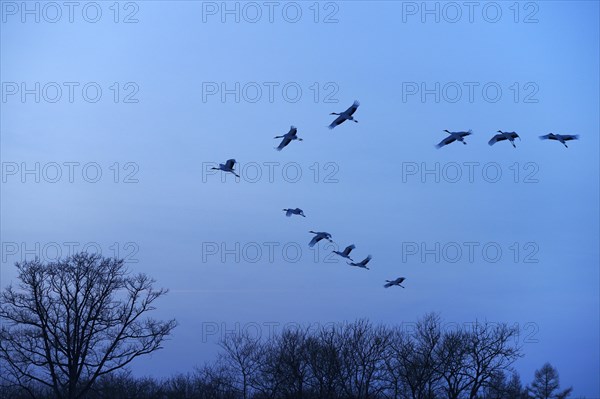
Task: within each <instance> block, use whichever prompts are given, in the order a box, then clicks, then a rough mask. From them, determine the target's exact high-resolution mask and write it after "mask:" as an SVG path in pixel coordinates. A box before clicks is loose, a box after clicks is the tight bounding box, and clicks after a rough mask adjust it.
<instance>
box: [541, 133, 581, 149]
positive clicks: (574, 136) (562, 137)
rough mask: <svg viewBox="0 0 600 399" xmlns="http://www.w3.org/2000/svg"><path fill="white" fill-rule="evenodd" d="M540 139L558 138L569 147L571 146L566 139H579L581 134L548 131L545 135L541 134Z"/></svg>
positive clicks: (557, 139)
mask: <svg viewBox="0 0 600 399" xmlns="http://www.w3.org/2000/svg"><path fill="white" fill-rule="evenodd" d="M540 139H542V140H556V141H558V142H559V143H562V145H564V146H565V147H566V148H569V146H568V145H567V143H565V141H570V140H579V135H577V134H555V133H548V134H546V135H545V136H540Z"/></svg>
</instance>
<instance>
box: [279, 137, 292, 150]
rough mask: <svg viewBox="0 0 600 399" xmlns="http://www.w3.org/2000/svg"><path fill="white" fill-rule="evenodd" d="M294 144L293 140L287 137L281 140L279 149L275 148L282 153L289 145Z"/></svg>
mask: <svg viewBox="0 0 600 399" xmlns="http://www.w3.org/2000/svg"><path fill="white" fill-rule="evenodd" d="M291 142H292V139H290V138H288V137H286V138H284V139H283V140H281V143H279V145H278V146H277V148H275V149H276V150H277V151H281V150H283V148H284V147H285V146H286V145H288V144H289V143H291Z"/></svg>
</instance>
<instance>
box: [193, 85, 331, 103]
mask: <svg viewBox="0 0 600 399" xmlns="http://www.w3.org/2000/svg"><path fill="white" fill-rule="evenodd" d="M339 91H340V87H339V85H338V84H337V83H336V82H323V83H322V82H312V83H310V84H303V83H299V82H289V81H288V82H276V81H262V82H254V81H253V82H237V81H228V82H223V81H220V82H202V102H203V103H208V102H221V103H242V102H243V103H251V104H255V103H270V104H273V103H276V102H285V103H290V104H295V103H297V102H299V101H301V100H305V101H312V102H314V103H324V104H337V103H338V102H339V99H338V97H337V94H338V92H339Z"/></svg>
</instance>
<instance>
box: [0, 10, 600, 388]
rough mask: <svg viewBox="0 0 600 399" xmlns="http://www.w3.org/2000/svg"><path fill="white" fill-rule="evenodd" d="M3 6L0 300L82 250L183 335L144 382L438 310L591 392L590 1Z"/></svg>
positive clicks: (594, 13)
mask: <svg viewBox="0 0 600 399" xmlns="http://www.w3.org/2000/svg"><path fill="white" fill-rule="evenodd" d="M0 5H1V7H2V21H1V24H0V29H1V32H0V36H1V37H0V48H1V51H0V56H1V61H0V74H1V76H0V80H1V82H2V99H1V103H0V106H1V115H0V130H1V142H0V144H1V151H0V156H1V161H2V190H1V195H0V197H1V224H0V234H1V242H2V263H1V269H0V285H1V286H2V287H5V286H6V285H8V284H9V283H10V282H11V281H14V279H15V277H16V269H15V267H14V264H15V262H18V261H21V260H24V259H33V258H34V257H35V256H38V257H40V258H41V259H42V260H44V261H51V260H54V259H55V258H56V257H57V256H62V257H65V256H67V255H69V254H70V253H71V252H73V250H81V249H87V250H89V251H93V252H96V251H98V250H101V252H102V254H103V255H106V256H118V257H121V258H125V260H126V261H127V262H128V265H129V267H130V268H131V269H132V270H133V271H136V272H144V273H148V274H149V275H150V276H152V277H153V278H155V279H156V281H157V285H158V286H160V287H165V288H168V289H169V290H170V292H169V294H168V295H167V296H165V297H164V298H162V299H161V300H160V302H158V305H157V306H158V309H157V310H156V311H155V312H154V315H153V316H154V317H157V318H164V319H169V318H172V317H174V318H176V319H177V321H178V322H179V326H178V327H177V328H176V329H175V331H174V333H173V335H172V336H171V337H170V340H169V341H167V342H166V343H165V345H164V349H163V350H161V351H158V352H156V353H154V354H153V355H152V356H149V357H147V358H143V359H138V360H137V361H135V362H134V363H133V364H132V369H133V371H134V373H135V374H136V375H152V376H159V377H161V376H169V375H171V374H173V373H176V372H187V371H190V370H192V369H193V367H194V366H196V365H202V364H204V362H207V361H211V360H213V359H214V358H215V355H216V353H217V351H218V346H217V342H218V340H219V338H220V337H222V336H223V335H224V334H227V333H228V332H231V331H235V330H236V329H237V330H240V329H248V330H252V331H256V332H257V333H259V334H262V336H267V335H268V334H269V333H270V332H273V331H275V332H277V331H281V330H282V329H283V328H284V326H285V325H287V324H288V323H299V324H302V325H311V326H319V325H324V324H327V323H342V322H351V321H354V320H356V319H358V318H368V319H370V320H371V321H373V322H376V323H385V324H388V325H402V323H413V322H415V321H416V320H417V319H419V318H420V317H422V316H423V315H424V314H425V313H427V312H439V313H440V315H441V317H442V319H443V320H444V322H445V323H447V328H455V327H456V326H457V325H464V324H465V323H470V322H473V321H475V320H479V321H485V320H487V321H490V322H499V323H500V322H504V323H507V324H509V325H511V326H517V327H518V328H519V330H520V332H521V333H520V335H519V343H520V344H522V346H523V353H524V357H523V358H521V359H519V360H518V361H517V362H516V364H515V367H516V369H517V370H518V371H519V372H520V374H521V377H522V379H523V383H524V384H528V383H530V381H531V380H532V379H533V374H534V371H535V369H537V368H539V367H541V366H542V365H543V364H544V363H545V362H547V361H548V362H550V363H552V364H553V365H554V366H555V367H556V368H557V369H558V370H559V372H560V377H561V385H562V386H564V387H568V386H570V385H572V386H573V387H574V391H573V397H580V396H586V397H587V398H588V399H590V398H598V397H600V381H599V377H598V376H599V375H600V360H599V359H600V273H599V265H600V259H599V258H600V256H599V255H600V254H599V241H600V226H599V220H600V214H599V213H600V212H599V201H600V198H599V192H600V191H599V190H600V187H599V170H600V167H599V165H600V159H599V148H600V143H599V140H598V138H599V135H598V132H599V122H600V115H599V109H600V102H599V87H600V81H599V70H600V63H599V57H600V51H599V37H600V32H599V21H600V18H599V17H600V9H599V3H598V2H596V1H580V2H577V1H540V2H497V3H495V2H475V3H473V4H472V5H471V6H467V5H464V3H463V2H454V3H445V2H428V3H423V2H401V1H397V2H396V1H379V2H366V1H339V2H291V3H290V2H249V3H248V2H226V3H224V2H221V1H218V2H200V1H175V2H167V1H138V2H121V3H114V2H98V3H93V2H79V3H77V5H76V6H73V8H69V7H67V6H65V5H64V4H63V2H57V3H44V2H33V1H32V2H27V3H24V2H20V1H19V2H14V1H2V2H1V3H0ZM24 7H28V8H27V9H25V8H24ZM36 18H37V21H36ZM354 100H358V101H360V107H359V108H358V110H357V112H356V113H355V114H354V116H355V117H356V119H357V120H358V123H352V122H349V121H348V122H345V123H343V124H342V125H340V126H338V127H336V128H335V129H333V130H329V129H327V126H328V125H329V124H330V123H331V121H333V119H334V118H335V116H333V115H329V114H330V113H331V112H338V113H339V112H342V111H344V110H345V109H346V108H348V107H349V106H350V105H351V104H352V102H353V101H354ZM291 125H294V126H296V127H297V128H298V136H299V137H301V138H303V141H302V142H298V141H294V142H292V143H291V144H289V145H288V146H287V147H286V148H284V149H283V150H282V151H280V152H278V151H275V149H274V148H275V147H276V146H277V145H278V144H279V142H280V140H279V139H274V138H273V137H274V136H278V135H283V134H285V133H287V131H288V130H289V129H290V126H291ZM444 129H448V130H450V131H463V130H469V129H470V130H472V131H473V134H472V135H470V136H468V137H467V138H466V139H465V141H466V142H467V145H462V144H461V143H457V142H455V143H452V144H450V145H448V146H446V147H443V148H441V149H436V148H435V144H437V143H438V142H440V141H441V140H442V139H443V138H444V137H446V133H445V132H444V131H443V130H444ZM497 130H503V131H515V132H517V133H518V134H519V136H520V138H521V140H519V139H517V140H516V142H515V143H516V148H513V147H512V146H511V145H510V143H508V142H507V141H503V142H499V143H496V144H495V145H493V146H489V145H488V141H489V140H490V139H491V138H492V137H493V136H494V135H495V134H496V131H497ZM550 132H553V133H560V134H578V135H579V136H580V139H579V140H577V141H571V142H569V143H568V148H565V147H564V146H563V145H562V144H561V143H559V142H556V141H550V140H544V141H542V140H540V139H539V136H541V135H545V134H548V133H550ZM230 158H235V159H236V160H237V162H238V164H237V165H236V170H237V173H239V174H240V175H241V178H240V179H236V178H235V176H233V175H231V174H227V175H224V174H222V173H221V172H218V171H214V170H210V168H211V167H213V166H216V165H217V164H218V163H224V162H225V161H226V160H227V159H230ZM296 207H299V208H302V209H303V210H304V212H305V214H306V218H302V217H299V216H293V217H290V218H287V217H285V214H284V212H283V211H282V209H283V208H296ZM309 230H314V231H326V232H329V233H331V234H332V236H333V240H334V242H335V244H336V245H332V244H328V243H326V242H324V241H322V242H320V243H319V244H318V245H317V246H315V247H314V248H312V249H311V248H309V246H308V242H309V241H310V239H311V237H312V234H310V233H309ZM350 244H355V245H356V249H355V250H354V251H353V253H352V254H353V255H354V259H355V260H359V261H360V260H362V259H363V258H365V257H366V256H367V255H369V254H370V255H372V257H373V259H372V261H371V263H370V264H369V266H370V267H371V270H363V269H359V268H353V267H350V266H348V265H346V263H345V261H344V260H343V259H341V258H338V257H333V256H331V254H330V252H331V250H333V249H338V248H341V249H343V248H344V247H345V246H347V245H350ZM341 249H340V250H341ZM400 276H403V277H406V281H405V283H404V285H405V287H406V288H405V289H402V288H399V287H392V288H390V289H384V288H383V284H384V283H385V280H386V279H394V278H396V277H400ZM405 325H406V326H408V328H409V327H410V324H405Z"/></svg>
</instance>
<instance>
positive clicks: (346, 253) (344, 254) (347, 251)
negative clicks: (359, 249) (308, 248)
mask: <svg viewBox="0 0 600 399" xmlns="http://www.w3.org/2000/svg"><path fill="white" fill-rule="evenodd" d="M354 248H356V247H355V246H354V244H352V245H348V246H347V247H346V249H344V250H343V251H342V252H340V251H331V252H333V253H334V254H338V255H339V256H341V257H342V258H346V259H350V260H351V261H353V262H354V259H352V258H351V257H350V252H352V250H353V249H354Z"/></svg>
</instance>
